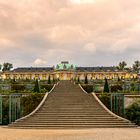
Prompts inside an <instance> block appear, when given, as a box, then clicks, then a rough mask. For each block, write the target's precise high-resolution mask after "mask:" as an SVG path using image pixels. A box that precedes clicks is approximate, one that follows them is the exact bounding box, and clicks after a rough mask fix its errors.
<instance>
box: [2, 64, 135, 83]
mask: <svg viewBox="0 0 140 140" xmlns="http://www.w3.org/2000/svg"><path fill="white" fill-rule="evenodd" d="M49 76H50V77H51V79H53V78H54V79H59V80H72V79H75V78H79V79H80V80H84V79H85V77H86V76H87V77H88V79H92V80H94V79H104V78H107V79H118V78H124V79H129V78H136V77H137V74H136V73H133V72H127V71H118V70H117V69H116V67H78V66H75V65H73V64H70V63H69V62H68V61H63V62H61V63H60V64H57V65H56V66H53V67H21V68H16V69H14V70H12V71H7V72H2V73H1V75H0V77H1V79H3V80H4V79H23V80H24V79H40V80H48V77H49Z"/></svg>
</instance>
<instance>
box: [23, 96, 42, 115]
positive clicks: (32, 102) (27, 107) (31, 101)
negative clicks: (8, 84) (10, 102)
mask: <svg viewBox="0 0 140 140" xmlns="http://www.w3.org/2000/svg"><path fill="white" fill-rule="evenodd" d="M43 97H44V94H30V95H27V96H24V97H23V98H22V107H23V116H25V115H28V114H29V113H31V112H32V111H33V110H34V109H35V108H36V107H37V106H38V105H39V103H40V102H41V100H42V99H43Z"/></svg>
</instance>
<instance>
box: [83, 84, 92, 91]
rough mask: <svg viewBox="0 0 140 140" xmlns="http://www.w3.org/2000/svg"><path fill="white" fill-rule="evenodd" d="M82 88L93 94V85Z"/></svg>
mask: <svg viewBox="0 0 140 140" xmlns="http://www.w3.org/2000/svg"><path fill="white" fill-rule="evenodd" d="M82 87H83V89H84V90H85V91H86V92H87V93H91V92H93V85H82Z"/></svg>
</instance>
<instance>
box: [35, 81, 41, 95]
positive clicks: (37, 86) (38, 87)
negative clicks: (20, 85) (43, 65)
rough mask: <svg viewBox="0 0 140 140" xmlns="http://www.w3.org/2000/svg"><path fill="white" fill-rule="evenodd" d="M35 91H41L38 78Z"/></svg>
mask: <svg viewBox="0 0 140 140" xmlns="http://www.w3.org/2000/svg"><path fill="white" fill-rule="evenodd" d="M34 92H37V93H40V86H39V82H38V79H36V80H35V87H34Z"/></svg>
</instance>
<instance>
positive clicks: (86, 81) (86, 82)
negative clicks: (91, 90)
mask: <svg viewBox="0 0 140 140" xmlns="http://www.w3.org/2000/svg"><path fill="white" fill-rule="evenodd" d="M85 84H88V77H87V75H86V77H85Z"/></svg>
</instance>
